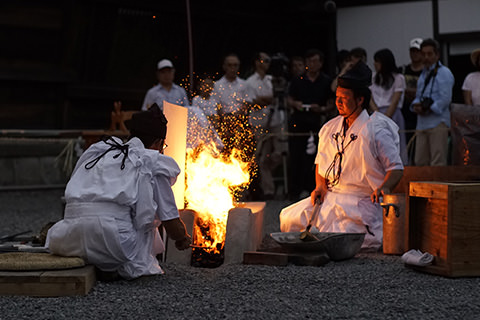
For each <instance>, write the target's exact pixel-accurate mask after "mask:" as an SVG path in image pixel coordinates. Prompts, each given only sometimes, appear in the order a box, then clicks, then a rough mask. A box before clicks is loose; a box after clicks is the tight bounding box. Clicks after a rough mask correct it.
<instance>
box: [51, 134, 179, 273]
mask: <svg viewBox="0 0 480 320" xmlns="http://www.w3.org/2000/svg"><path fill="white" fill-rule="evenodd" d="M114 139H115V140H116V141H117V142H118V143H120V144H122V141H121V140H120V139H118V138H114ZM127 144H128V145H129V149H128V157H127V159H126V160H125V168H124V169H123V170H122V169H121V163H122V159H123V156H124V155H123V154H121V153H120V151H119V150H113V151H110V152H108V153H106V154H105V155H104V156H103V157H102V158H101V159H100V160H99V161H98V163H96V164H95V166H93V168H91V169H86V168H85V165H86V164H87V163H88V162H89V161H91V160H92V159H95V158H96V157H98V156H99V155H101V154H102V153H104V152H105V151H106V150H107V149H109V148H110V146H109V145H107V144H105V143H104V142H98V143H96V144H93V145H92V146H91V147H90V148H88V149H87V150H86V151H85V152H84V153H83V154H82V156H81V157H80V159H79V160H78V162H77V164H76V166H75V170H74V172H73V174H72V177H71V179H70V181H69V182H68V184H67V188H66V190H65V200H66V203H67V205H66V208H65V215H64V219H63V220H61V221H59V222H57V223H56V224H55V225H54V226H53V227H52V228H51V229H50V230H49V232H48V235H47V241H46V246H47V247H48V248H49V250H50V252H51V253H54V254H57V255H62V256H79V257H82V258H83V259H85V260H86V261H87V262H88V263H91V264H94V265H96V266H97V267H98V268H99V269H101V270H104V271H118V273H119V274H120V275H121V276H122V277H124V278H126V279H133V278H137V277H140V276H142V275H152V274H160V273H163V271H162V269H161V268H160V266H159V265H158V261H157V259H156V255H157V254H159V253H161V252H163V251H164V245H163V242H162V240H161V238H160V235H159V233H158V229H157V228H158V226H159V225H160V224H161V221H166V220H171V219H174V218H178V217H179V214H178V210H177V207H176V204H175V199H174V196H173V191H172V189H171V186H172V185H173V184H174V183H175V181H176V178H177V175H178V174H179V173H180V169H179V167H178V165H177V163H176V162H175V160H173V159H172V158H170V157H167V156H165V155H162V154H160V153H159V152H158V151H156V150H149V149H146V148H145V147H144V146H143V144H142V142H141V141H140V140H139V139H138V138H133V139H131V140H130V141H128V142H127ZM119 153H120V155H119V156H118V157H116V158H115V156H116V155H117V154H119Z"/></svg>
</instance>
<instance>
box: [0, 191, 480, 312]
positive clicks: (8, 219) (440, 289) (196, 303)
mask: <svg viewBox="0 0 480 320" xmlns="http://www.w3.org/2000/svg"><path fill="white" fill-rule="evenodd" d="M44 193H45V192H44ZM48 193H49V197H47V196H46V195H45V194H42V192H31V193H29V194H28V195H27V197H26V198H25V199H24V201H17V204H13V202H15V199H16V197H17V196H18V197H19V198H22V197H24V196H25V194H24V195H22V196H20V195H18V194H17V193H10V194H8V195H7V194H6V193H5V192H3V193H0V201H1V203H2V209H1V210H0V221H2V224H1V227H0V231H2V232H4V231H7V232H16V231H21V230H19V228H20V229H22V228H23V229H24V228H25V227H29V228H33V229H34V230H35V231H38V230H39V228H41V226H42V225H43V224H44V223H46V222H48V221H51V220H53V219H55V220H56V219H57V218H58V217H59V216H60V217H61V209H58V207H57V205H58V203H56V201H57V199H56V198H58V195H57V194H52V192H48ZM27 199H30V201H27ZM47 199H49V201H51V202H55V204H53V203H51V204H50V205H48V206H47V205H45V204H44V203H43V204H42V201H43V200H47ZM17 200H18V199H17ZM28 203H29V204H30V205H34V204H35V203H37V204H36V207H33V208H30V209H31V210H24V209H23V207H24V206H26V205H27V204H28ZM284 205H285V202H278V201H272V202H269V203H268V206H267V210H266V212H265V220H266V223H267V225H266V230H267V232H272V231H275V229H276V228H277V227H278V213H279V208H281V207H283V206H284ZM9 206H10V207H9ZM19 207H22V209H18V208H19ZM59 208H61V205H60V207H59ZM59 210H60V211H59ZM27 212H30V214H31V216H29V215H28V214H27ZM23 229H22V230H23ZM162 267H163V268H164V270H165V271H166V274H165V275H162V276H155V277H145V278H140V279H137V280H133V281H117V282H100V281H99V282H97V284H96V286H95V287H94V288H93V289H92V290H91V291H90V293H89V294H88V295H87V296H84V297H83V296H77V297H61V298H32V297H18V296H13V297H0V319H1V320H6V319H187V318H191V319H303V318H307V319H308V318H317V319H479V318H480V303H479V302H478V301H480V290H479V289H478V288H479V287H480V278H457V279H449V278H444V277H440V276H434V275H430V274H425V273H420V272H416V271H413V270H411V269H408V268H405V267H404V265H403V263H402V262H401V261H400V258H399V257H398V256H387V255H383V254H380V253H360V254H358V255H357V256H356V257H355V258H353V259H350V260H347V261H341V262H329V263H328V264H326V265H325V266H323V267H303V266H294V265H289V266H286V267H271V266H253V265H242V264H238V265H223V266H220V267H218V268H215V269H203V268H194V267H190V266H183V265H177V264H173V263H166V264H162Z"/></svg>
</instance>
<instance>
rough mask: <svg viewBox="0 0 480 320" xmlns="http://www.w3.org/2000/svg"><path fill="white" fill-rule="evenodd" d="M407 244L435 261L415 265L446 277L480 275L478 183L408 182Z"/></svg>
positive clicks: (419, 268)
mask: <svg viewBox="0 0 480 320" xmlns="http://www.w3.org/2000/svg"><path fill="white" fill-rule="evenodd" d="M409 189H410V190H409V197H408V200H407V212H408V222H407V223H408V226H409V232H408V247H409V249H418V250H421V251H422V252H429V253H431V254H432V255H434V256H435V260H434V263H433V264H432V265H431V266H426V267H414V268H415V269H418V270H422V271H425V272H429V273H433V274H439V275H443V276H447V277H464V276H480V183H468V182H463V183H460V182H459V183H454V182H432V181H423V182H410V188H409Z"/></svg>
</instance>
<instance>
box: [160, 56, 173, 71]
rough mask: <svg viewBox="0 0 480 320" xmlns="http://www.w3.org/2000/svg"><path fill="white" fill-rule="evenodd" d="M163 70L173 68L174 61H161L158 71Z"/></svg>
mask: <svg viewBox="0 0 480 320" xmlns="http://www.w3.org/2000/svg"><path fill="white" fill-rule="evenodd" d="M163 68H173V64H172V61H170V60H168V59H163V60H160V62H158V64H157V70H161V69H163Z"/></svg>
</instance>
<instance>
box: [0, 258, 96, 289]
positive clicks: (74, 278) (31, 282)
mask: <svg viewBox="0 0 480 320" xmlns="http://www.w3.org/2000/svg"><path fill="white" fill-rule="evenodd" d="M95 282H96V276H95V267H94V266H92V265H87V266H85V267H82V268H74V269H65V270H44V271H0V295H8V296H13V295H15V296H18V295H21V296H33V297H61V296H74V295H83V296H84V295H87V294H88V292H89V291H90V289H91V288H92V287H93V286H94V285H95Z"/></svg>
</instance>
